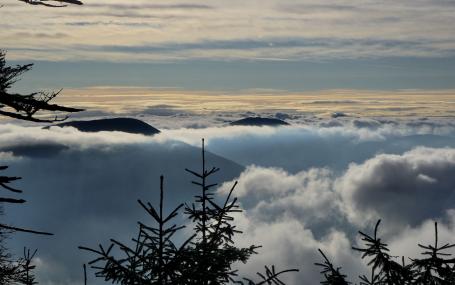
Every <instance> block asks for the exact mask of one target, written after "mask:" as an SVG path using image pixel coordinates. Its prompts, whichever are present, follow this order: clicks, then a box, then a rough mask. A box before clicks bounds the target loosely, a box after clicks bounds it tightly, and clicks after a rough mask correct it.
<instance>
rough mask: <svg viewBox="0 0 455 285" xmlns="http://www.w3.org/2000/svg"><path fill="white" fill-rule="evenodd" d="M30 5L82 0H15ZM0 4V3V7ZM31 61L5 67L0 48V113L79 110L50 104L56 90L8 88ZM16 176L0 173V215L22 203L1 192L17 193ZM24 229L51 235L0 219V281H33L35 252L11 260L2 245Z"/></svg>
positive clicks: (31, 115)
mask: <svg viewBox="0 0 455 285" xmlns="http://www.w3.org/2000/svg"><path fill="white" fill-rule="evenodd" d="M19 1H22V2H25V3H27V4H31V5H44V6H48V7H64V6H66V4H76V5H81V4H82V2H80V1H77V0H57V1H51V0H19ZM1 7H2V5H0V8H1ZM32 66H33V64H25V65H16V66H8V65H7V64H6V51H3V50H0V115H2V116H7V117H11V118H15V119H19V120H24V121H32V122H53V121H60V120H64V119H66V116H63V117H60V118H59V117H58V116H54V117H53V118H52V119H49V118H48V115H49V113H54V114H59V113H61V112H64V113H68V112H79V111H82V110H81V109H77V108H69V107H64V106H59V105H56V104H51V103H50V101H51V100H52V99H54V98H55V97H56V96H57V95H58V94H59V92H41V91H38V92H33V93H29V94H19V93H14V92H11V91H10V89H11V87H12V86H13V85H14V83H16V82H17V81H18V80H19V78H20V76H21V75H22V74H23V73H24V72H27V71H29V70H30V69H31V68H32ZM40 111H43V112H46V113H47V117H42V116H38V112H40ZM7 168H8V167H7V166H1V165H0V171H2V172H3V171H4V170H6V169H7ZM18 179H21V178H20V177H17V176H6V175H0V192H2V193H1V194H0V216H3V205H4V204H5V203H8V204H22V203H25V200H24V199H21V198H16V197H5V196H4V194H3V193H4V192H7V193H9V194H16V195H17V194H20V193H22V191H21V190H19V189H16V188H13V187H12V186H11V185H10V184H11V183H12V182H14V181H16V180H18ZM16 231H20V232H28V233H33V234H41V235H51V234H50V233H47V232H42V231H34V230H30V229H25V228H20V227H15V226H11V225H7V224H6V223H4V222H3V221H2V222H0V284H36V283H35V281H34V277H33V275H32V274H31V270H32V269H33V268H34V267H33V266H32V265H31V260H32V258H33V256H34V255H35V254H34V253H33V254H30V252H29V251H27V252H25V250H24V257H23V258H21V259H19V260H13V259H12V257H11V254H10V253H9V252H8V251H7V249H6V246H5V239H6V237H7V235H8V234H10V233H12V232H16Z"/></svg>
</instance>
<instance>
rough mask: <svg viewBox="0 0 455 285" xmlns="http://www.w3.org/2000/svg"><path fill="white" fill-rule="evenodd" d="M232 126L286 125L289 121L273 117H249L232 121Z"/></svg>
mask: <svg viewBox="0 0 455 285" xmlns="http://www.w3.org/2000/svg"><path fill="white" fill-rule="evenodd" d="M230 125H231V126H284V125H289V123H287V122H285V121H283V120H279V119H272V118H261V117H248V118H245V119H241V120H238V121H234V122H231V123H230Z"/></svg>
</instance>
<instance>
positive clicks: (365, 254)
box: [316, 220, 455, 285]
mask: <svg viewBox="0 0 455 285" xmlns="http://www.w3.org/2000/svg"><path fill="white" fill-rule="evenodd" d="M380 222H381V221H380V220H379V221H378V222H377V223H376V226H375V229H374V232H373V235H368V234H365V233H363V232H359V234H360V235H361V239H362V241H363V243H364V247H353V249H354V250H356V251H358V252H360V253H361V254H362V256H361V258H362V259H368V266H370V269H371V275H370V276H365V275H361V276H359V278H360V283H359V284H360V285H453V284H455V259H454V258H453V257H451V255H452V254H450V253H448V252H447V250H448V249H451V248H453V247H455V244H450V243H446V244H443V245H440V244H439V241H438V224H437V223H435V225H434V226H435V234H434V236H435V241H434V244H430V245H421V244H418V246H419V247H420V248H421V249H423V250H424V251H423V252H422V258H417V259H411V258H408V264H406V262H405V261H406V259H405V258H404V257H402V258H401V260H399V261H400V262H398V261H397V257H396V256H393V255H391V254H390V250H389V248H388V245H387V244H386V243H384V242H383V241H382V240H381V238H380V237H379V236H378V229H379V224H380ZM320 252H321V254H322V256H323V258H324V260H325V261H324V263H323V264H321V263H316V265H318V266H321V267H322V268H323V270H322V273H323V275H324V280H323V281H322V282H321V284H327V285H335V284H337V285H345V284H350V283H349V282H348V281H346V275H344V274H342V273H340V269H341V268H334V266H333V265H332V264H331V263H330V261H329V260H328V258H327V257H326V256H325V254H324V253H323V252H322V251H321V250H320Z"/></svg>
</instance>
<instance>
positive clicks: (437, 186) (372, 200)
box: [219, 148, 455, 284]
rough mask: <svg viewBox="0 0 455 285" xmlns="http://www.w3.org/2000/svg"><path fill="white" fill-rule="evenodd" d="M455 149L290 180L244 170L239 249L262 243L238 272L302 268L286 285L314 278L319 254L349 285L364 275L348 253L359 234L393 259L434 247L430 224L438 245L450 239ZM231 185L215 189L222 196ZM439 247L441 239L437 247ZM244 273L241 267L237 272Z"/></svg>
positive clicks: (383, 158)
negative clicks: (376, 236) (380, 241)
mask: <svg viewBox="0 0 455 285" xmlns="http://www.w3.org/2000/svg"><path fill="white" fill-rule="evenodd" d="M454 168H455V149H453V148H451V149H448V148H447V149H446V148H442V149H431V148H416V149H414V150H412V151H409V152H406V153H404V154H402V155H386V154H382V155H377V156H374V157H373V158H371V159H369V160H367V161H365V162H363V163H360V164H356V165H351V166H350V167H349V168H348V169H347V170H346V171H345V172H343V173H340V174H338V175H336V174H335V173H333V172H331V171H329V170H327V169H310V170H306V171H302V172H299V173H296V174H290V173H288V172H286V171H284V170H282V169H278V168H262V167H256V166H252V167H248V168H247V169H246V170H245V171H244V172H243V173H242V174H241V175H240V177H239V178H238V180H239V184H238V187H237V189H236V192H235V193H236V194H237V195H238V196H239V199H240V201H241V204H242V207H243V208H244V210H245V211H244V212H243V213H242V215H240V216H239V217H238V218H237V223H238V226H239V228H240V229H242V230H244V234H243V235H242V236H241V237H240V238H239V239H240V241H241V243H242V244H243V245H247V244H248V243H251V242H252V241H255V242H256V243H257V244H261V245H263V246H264V247H263V248H262V249H261V252H260V253H261V254H260V255H259V256H257V257H254V258H253V259H252V261H253V262H252V264H251V265H247V266H246V269H245V268H244V269H243V270H244V272H249V273H251V272H255V271H257V270H260V264H262V265H263V264H276V265H278V268H295V267H298V268H299V269H301V272H300V273H298V274H295V275H294V276H290V277H289V278H290V279H288V281H289V282H290V283H289V284H299V281H298V280H307V281H308V282H310V283H311V284H313V283H314V284H315V283H317V282H318V281H319V280H320V275H319V274H318V270H317V268H315V267H314V266H313V263H314V262H318V261H320V260H321V257H320V256H318V253H317V251H316V250H317V248H321V249H323V250H324V251H325V252H326V253H327V254H328V256H329V257H330V258H331V259H332V260H333V262H334V264H335V265H337V266H343V272H344V273H348V276H349V277H350V281H354V280H356V278H357V276H358V275H359V274H363V273H365V272H366V271H365V268H366V265H365V261H362V260H361V258H360V255H359V254H358V253H355V252H353V251H352V250H351V246H352V245H356V244H359V240H357V239H356V232H357V230H363V231H366V232H371V228H372V227H373V225H374V224H375V223H376V221H377V219H379V218H382V221H383V223H382V226H381V228H380V234H381V236H383V237H384V238H385V240H386V242H387V243H389V244H390V247H391V249H392V253H393V254H399V255H400V256H401V255H404V256H410V257H416V256H418V254H419V251H418V249H417V248H416V247H417V243H422V242H425V243H427V242H428V243H432V242H433V238H434V225H433V222H432V221H434V220H436V221H439V223H440V232H441V240H444V241H450V240H452V237H453V233H454V226H453V225H454V217H455V215H454V211H455V208H454V207H453V205H454V201H453V197H455V192H454V191H455V188H454V185H455V180H454V179H453V177H452V175H451V173H453V171H454ZM231 184H232V182H227V183H225V184H223V185H222V186H221V187H220V190H219V191H220V192H221V193H225V192H226V190H227V188H228V187H229V186H230V185H231ZM441 242H442V241H441ZM240 268H242V267H240Z"/></svg>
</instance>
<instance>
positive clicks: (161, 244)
mask: <svg viewBox="0 0 455 285" xmlns="http://www.w3.org/2000/svg"><path fill="white" fill-rule="evenodd" d="M186 171H188V172H190V173H191V174H193V175H194V176H195V177H197V178H198V180H199V181H193V182H192V183H193V184H196V185H198V186H199V187H200V189H201V193H200V194H199V195H196V196H195V202H194V203H192V204H191V205H189V204H187V205H185V212H184V213H185V214H186V215H187V216H188V217H189V219H190V220H191V221H192V222H193V224H194V228H193V235H192V236H190V237H189V238H187V239H186V240H184V241H183V242H182V243H181V244H180V245H178V246H177V245H176V244H175V243H174V241H173V238H174V237H175V235H176V234H177V232H178V231H180V230H181V229H183V228H184V226H177V225H176V224H174V223H173V222H172V221H173V219H175V218H176V217H177V216H178V212H179V210H180V209H182V207H183V206H184V205H183V204H180V205H179V206H177V207H176V208H175V209H174V210H173V211H171V212H170V213H169V214H167V215H165V214H164V213H163V210H164V187H163V181H164V178H163V176H161V178H160V203H159V208H157V209H156V208H155V207H153V206H152V205H151V204H150V203H144V202H142V201H140V200H139V201H138V202H139V204H140V206H141V207H142V208H143V209H144V210H145V211H146V212H147V213H148V214H149V216H150V217H151V218H152V220H153V221H154V225H153V226H149V225H145V224H143V223H141V222H138V225H139V232H138V235H137V237H136V238H134V239H133V240H132V243H133V245H132V246H128V245H126V244H125V243H121V242H119V241H117V240H114V239H111V245H109V246H108V247H103V246H102V245H99V246H98V248H97V249H92V248H88V247H79V248H80V249H82V250H86V251H89V252H91V253H94V254H95V255H96V256H97V257H96V258H95V259H93V260H92V261H90V262H89V265H91V267H92V268H93V269H95V270H96V276H97V277H102V278H104V279H105V281H109V282H112V283H118V284H125V285H126V284H128V285H129V284H159V285H162V284H176V285H178V284H182V285H183V284H186V285H188V284H198V285H201V284H207V285H208V284H210V285H212V284H228V283H229V282H233V283H236V284H248V285H262V284H284V283H282V281H281V280H279V278H278V277H279V275H281V274H283V273H287V272H292V271H297V270H296V269H291V270H285V271H280V272H277V271H276V270H275V267H273V266H272V267H271V268H269V267H266V272H265V274H260V273H259V277H260V278H261V281H259V282H258V283H255V282H254V281H252V280H250V279H247V278H244V279H243V280H235V279H236V278H237V272H236V270H234V269H233V268H232V267H233V265H234V264H235V263H238V262H242V263H246V262H247V261H248V259H249V257H250V256H251V255H252V254H256V249H258V248H259V247H258V246H254V245H251V246H250V247H246V248H239V247H236V246H235V244H234V241H233V237H234V235H235V234H239V233H241V231H239V230H237V229H236V228H235V226H234V225H233V217H232V216H231V215H232V213H236V212H240V211H241V210H240V208H239V206H238V203H237V199H236V198H233V197H232V194H233V191H234V189H235V186H236V185H237V182H236V183H234V185H233V186H232V188H231V190H230V191H229V193H228V195H227V197H226V198H225V200H224V201H223V202H222V203H221V204H219V203H218V202H216V201H215V199H214V193H213V192H212V191H211V189H213V187H214V186H215V185H216V184H214V183H212V184H210V183H208V178H209V177H210V176H211V175H213V174H214V173H216V172H217V171H219V168H216V167H213V168H211V169H210V170H208V169H206V166H205V148H204V142H203V144H202V169H201V172H196V171H192V170H188V169H187V170H186ZM119 252H120V254H121V255H123V257H118V253H119ZM116 253H117V254H116Z"/></svg>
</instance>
